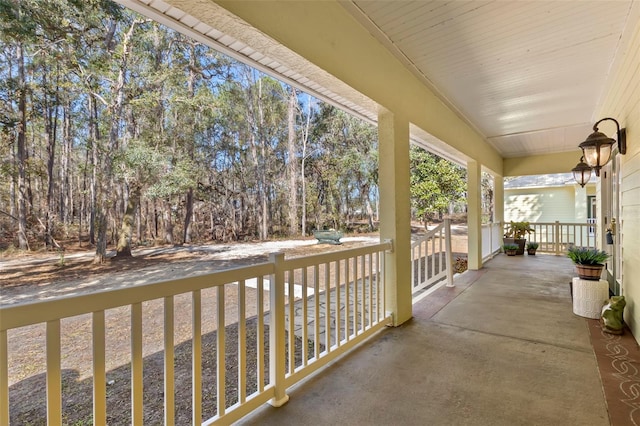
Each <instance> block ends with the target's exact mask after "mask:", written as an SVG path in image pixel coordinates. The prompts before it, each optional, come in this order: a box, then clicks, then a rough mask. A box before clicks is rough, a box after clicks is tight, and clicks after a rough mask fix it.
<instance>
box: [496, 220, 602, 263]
mask: <svg viewBox="0 0 640 426" xmlns="http://www.w3.org/2000/svg"><path fill="white" fill-rule="evenodd" d="M530 225H531V227H532V228H533V229H534V231H535V232H532V233H531V234H528V235H527V236H526V238H527V242H536V243H538V244H539V246H538V251H539V252H542V253H554V254H557V255H560V254H564V253H566V251H567V249H568V248H569V247H571V246H578V247H585V248H596V236H595V234H596V233H595V229H596V223H595V222H588V223H562V222H557V221H556V222H531V223H530ZM507 226H508V223H506V224H505V228H504V230H505V232H506V227H507Z"/></svg>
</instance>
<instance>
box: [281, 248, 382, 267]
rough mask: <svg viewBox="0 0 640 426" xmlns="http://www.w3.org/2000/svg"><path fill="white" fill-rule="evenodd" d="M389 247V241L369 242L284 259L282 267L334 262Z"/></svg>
mask: <svg viewBox="0 0 640 426" xmlns="http://www.w3.org/2000/svg"><path fill="white" fill-rule="evenodd" d="M391 249H393V244H392V243H391V242H382V243H378V244H371V245H367V246H363V247H356V248H352V249H346V250H339V251H334V252H330V253H320V254H314V255H311V256H304V257H296V258H292V259H285V261H284V268H285V269H292V268H304V267H306V266H313V265H320V264H323V263H330V262H335V261H338V260H341V259H347V258H352V257H357V256H362V255H365V254H371V253H375V252H378V251H384V250H391Z"/></svg>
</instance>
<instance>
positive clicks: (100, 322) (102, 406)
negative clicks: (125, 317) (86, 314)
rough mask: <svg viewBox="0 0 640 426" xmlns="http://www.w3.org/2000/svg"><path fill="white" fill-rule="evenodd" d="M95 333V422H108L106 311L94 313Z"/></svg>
mask: <svg viewBox="0 0 640 426" xmlns="http://www.w3.org/2000/svg"><path fill="white" fill-rule="evenodd" d="M92 333H93V337H92V340H93V424H96V425H104V424H107V376H106V371H105V370H106V369H105V361H106V357H105V321H104V311H97V312H93V314H92Z"/></svg>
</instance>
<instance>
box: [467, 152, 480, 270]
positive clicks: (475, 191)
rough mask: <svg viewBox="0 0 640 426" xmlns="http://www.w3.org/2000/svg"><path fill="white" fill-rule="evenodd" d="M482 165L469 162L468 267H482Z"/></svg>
mask: <svg viewBox="0 0 640 426" xmlns="http://www.w3.org/2000/svg"><path fill="white" fill-rule="evenodd" d="M481 182H482V167H481V166H480V163H478V162H477V161H468V162H467V225H468V239H469V242H468V247H469V254H468V267H469V269H472V270H477V269H480V268H482V204H481V201H482V200H481V198H482V189H481Z"/></svg>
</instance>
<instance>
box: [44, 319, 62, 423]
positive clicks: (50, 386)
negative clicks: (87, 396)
mask: <svg viewBox="0 0 640 426" xmlns="http://www.w3.org/2000/svg"><path fill="white" fill-rule="evenodd" d="M60 358H61V357H60V320H59V319H58V320H53V321H47V425H61V424H62V395H61V389H62V374H61V371H60V370H61V369H60Z"/></svg>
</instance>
